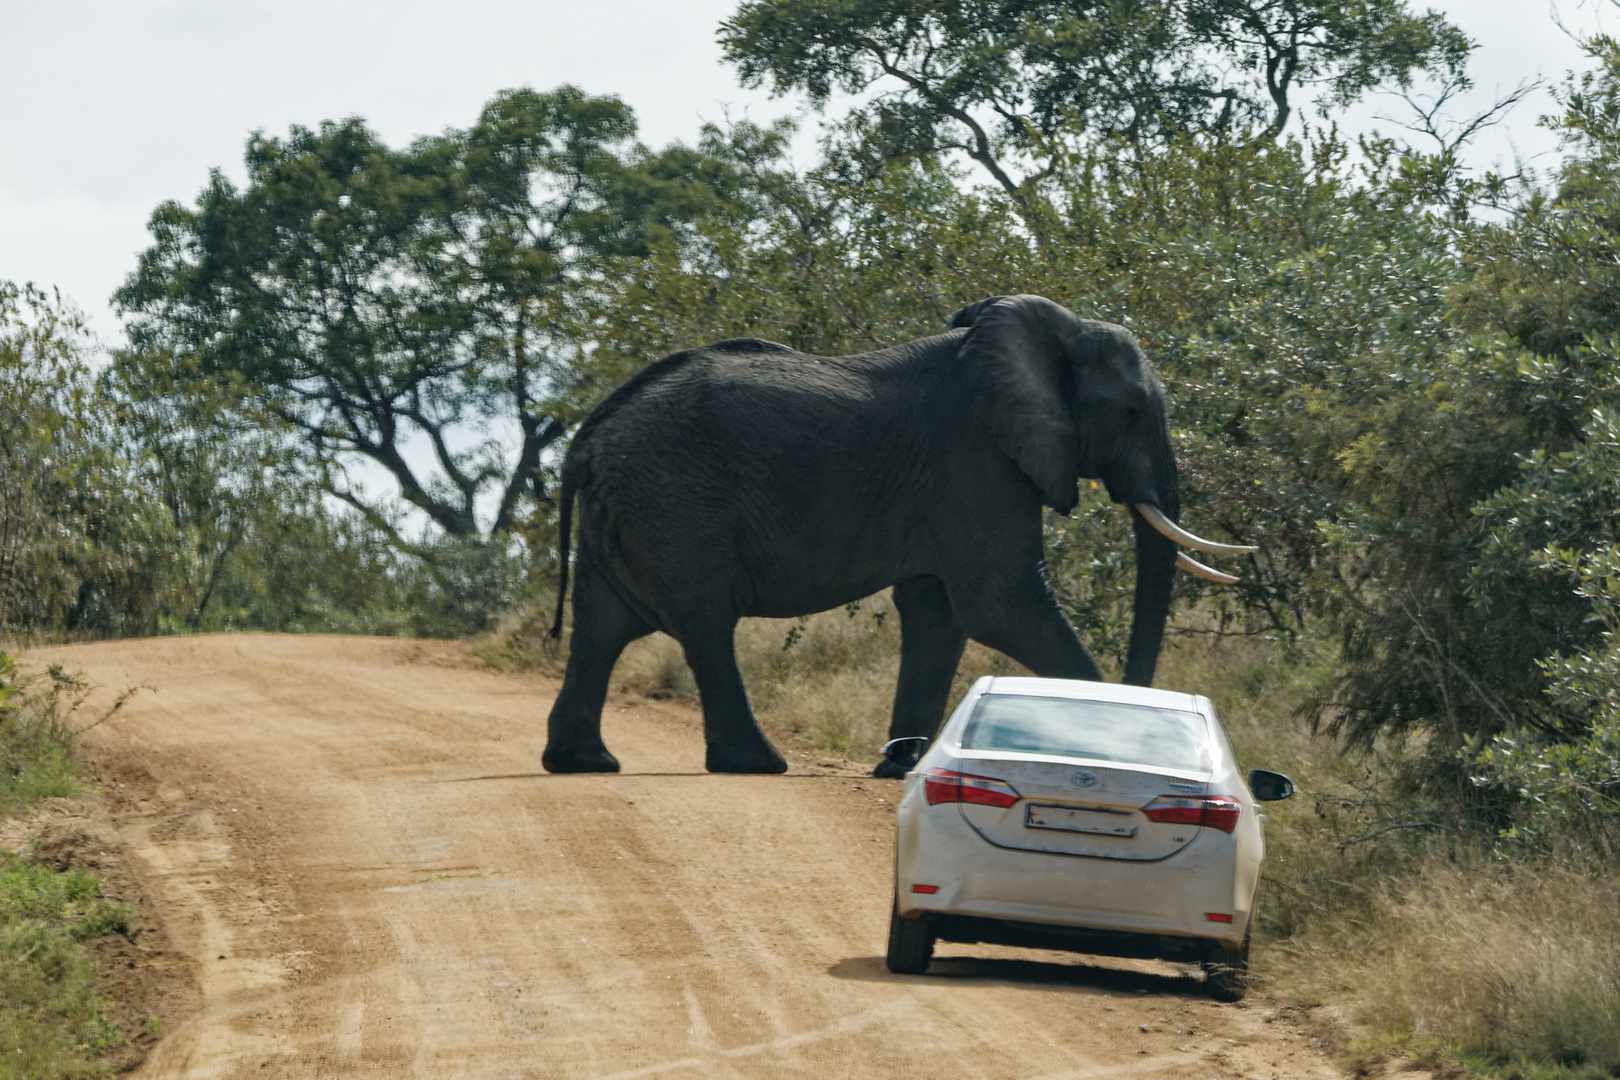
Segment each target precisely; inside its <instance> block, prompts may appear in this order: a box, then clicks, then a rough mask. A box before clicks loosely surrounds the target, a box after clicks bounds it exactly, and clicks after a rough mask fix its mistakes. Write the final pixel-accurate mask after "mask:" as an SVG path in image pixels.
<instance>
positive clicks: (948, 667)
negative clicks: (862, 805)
mask: <svg viewBox="0 0 1620 1080" xmlns="http://www.w3.org/2000/svg"><path fill="white" fill-rule="evenodd" d="M894 606H895V610H897V611H898V612H899V613H900V679H899V682H898V683H897V684H896V685H895V688H894V713H893V715H892V717H891V719H890V721H889V738H891V739H906V738H911V737H914V736H918V735H924V736H928V737H930V738H932V737H933V735H934V733H935V732H936V731H937V730H939V722H940V720H941V719H943V718H944V716H945V704H946V701H947V699H949V697H950V694H951V680H953V679H954V678H955V677H956V667H957V665H958V664H959V663H961V660H962V649H963V647H964V646H965V645H966V644H967V632H966V631H965V630H963V629H962V624H961V623H960V622H959V621H958V620H957V618H956V612H955V611H954V610H953V609H952V607H951V600H950V597H949V596H948V595H946V592H945V583H944V582H943V581H941V580H940V579H939V578H937V577H932V576H929V575H924V576H921V577H914V578H908V579H906V580H905V581H902V582H900V583H899V584H897V585H896V586H895V587H894ZM919 756H921V755H920V754H919V753H918V748H917V747H916V746H915V745H913V746H911V747H908V748H904V749H900V750H897V752H896V754H895V756H893V757H886V758H884V759H883V760H882V761H880V762H878V763H877V767H876V768H875V769H873V770H872V775H873V776H883V777H892V778H899V777H903V776H905V775H906V773H907V771H909V770H910V768H911V766H913V765H915V764H916V763H917V758H918V757H919Z"/></svg>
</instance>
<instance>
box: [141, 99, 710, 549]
mask: <svg viewBox="0 0 1620 1080" xmlns="http://www.w3.org/2000/svg"><path fill="white" fill-rule="evenodd" d="M634 131H635V122H634V117H633V116H632V114H631V112H630V109H629V108H628V107H627V106H626V105H624V104H623V103H622V102H620V101H619V100H618V99H616V98H612V97H594V98H593V97H590V96H588V95H585V94H583V93H582V92H580V91H578V90H576V89H574V88H572V87H566V86H565V87H562V88H559V89H557V90H554V91H551V92H549V93H537V92H535V91H532V90H514V91H508V92H505V93H502V94H500V95H498V96H497V97H496V98H495V99H494V100H493V101H491V102H490V104H489V105H488V106H487V107H486V108H485V109H484V111H483V114H482V115H481V116H480V118H479V120H478V122H477V123H476V124H474V125H473V126H472V127H471V128H468V129H466V130H464V131H449V132H447V133H445V134H443V135H441V136H435V137H431V138H425V139H422V140H419V141H418V142H417V143H416V144H414V145H413V146H411V147H409V148H408V149H405V150H394V149H390V148H389V147H387V146H385V145H383V144H382V143H381V142H380V141H379V140H378V139H377V138H376V137H375V136H374V135H373V134H372V133H371V132H370V131H369V130H368V129H367V128H366V127H365V125H364V124H363V123H362V122H361V121H360V120H358V119H350V120H346V121H342V122H327V123H324V124H322V125H321V127H320V128H319V129H318V130H313V131H312V130H309V129H305V128H297V127H295V128H294V129H292V131H291V133H290V134H289V136H288V137H287V138H286V139H284V140H283V139H278V138H271V137H267V136H265V135H263V134H255V135H254V136H253V137H252V138H251V139H250V140H249V142H248V146H247V154H246V163H247V168H248V182H247V185H246V186H245V187H244V188H242V189H241V190H238V189H237V188H236V187H235V185H233V184H232V183H231V182H230V181H229V180H227V179H226V178H225V177H224V175H223V174H221V173H220V172H218V171H217V170H216V171H215V172H214V174H213V175H212V176H211V178H210V181H209V184H208V186H207V187H206V188H205V189H204V191H203V193H202V195H201V197H200V198H199V200H198V203H197V206H196V207H195V208H194V209H188V208H185V207H182V206H181V205H179V204H178V203H174V202H169V203H165V204H163V205H162V206H160V207H159V208H158V209H157V211H156V212H155V213H154V214H153V217H152V222H151V232H152V235H153V238H154V241H155V242H154V244H153V245H152V247H150V248H149V249H148V250H147V251H146V252H145V253H143V255H142V256H141V261H140V265H139V268H138V269H137V270H136V272H135V273H134V274H132V275H131V277H130V278H129V280H128V282H127V283H126V284H125V286H124V287H123V288H122V289H120V290H119V291H118V293H117V295H116V302H117V304H118V305H119V307H120V309H121V310H122V311H123V312H125V313H126V314H128V315H130V316H132V318H131V321H130V324H129V336H130V341H131V350H130V354H129V357H126V361H125V362H126V363H129V364H136V365H142V366H145V367H146V368H147V369H148V371H149V375H150V374H151V372H152V370H153V369H155V368H163V369H164V371H165V375H164V380H166V381H168V382H171V383H172V384H174V385H175V386H176V387H178V388H180V389H181V390H182V391H184V389H185V388H186V387H187V386H190V387H193V388H195V389H196V392H198V393H201V394H204V395H207V394H213V393H217V392H220V391H224V392H225V393H226V394H227V395H228V396H229V398H230V400H231V401H232V402H233V405H234V407H235V408H237V409H239V410H241V413H242V416H243V418H244V420H245V421H246V422H248V423H253V422H255V421H256V420H257V419H259V418H263V419H269V420H273V421H275V422H278V423H281V424H285V425H287V426H289V427H290V428H291V429H292V430H294V431H296V432H297V433H298V434H299V436H300V438H301V440H302V445H303V447H304V450H305V452H306V455H307V464H308V465H309V466H310V467H311V469H312V470H313V471H314V472H315V473H317V474H318V475H320V476H321V477H322V478H323V482H324V483H326V485H327V486H328V488H329V490H331V492H332V493H333V494H334V495H336V496H337V497H338V498H340V499H343V500H344V501H346V502H348V503H349V504H350V505H352V506H353V507H355V508H356V509H357V510H358V511H359V512H360V513H362V514H364V515H365V516H366V517H367V518H368V520H370V521H372V522H373V524H375V525H376V526H377V527H379V528H384V529H392V528H393V525H392V522H391V521H390V520H389V516H388V515H387V514H386V513H385V511H384V509H383V506H382V504H380V503H379V502H378V501H377V500H376V499H375V498H373V497H370V496H368V495H366V494H364V493H362V491H361V490H360V489H359V488H358V487H356V486H355V485H354V484H353V483H352V482H351V481H350V480H349V479H348V475H347V472H346V467H347V465H348V464H349V463H350V462H352V461H353V460H354V459H355V458H356V457H357V456H358V457H361V458H365V459H369V460H370V461H371V462H374V463H375V464H377V465H380V466H381V467H382V468H383V469H385V470H387V472H388V473H389V474H390V475H391V476H392V477H393V479H394V480H395V481H396V482H397V484H398V487H399V493H400V495H401V496H402V497H403V499H404V500H405V501H406V502H407V503H409V504H410V505H412V506H414V507H416V508H417V509H419V510H421V511H422V512H423V513H425V514H426V515H427V517H428V518H429V519H430V520H431V521H432V522H433V523H434V524H435V525H436V526H437V527H438V528H439V529H440V530H442V532H443V533H444V534H446V535H448V536H450V537H455V538H463V539H471V540H477V539H478V538H480V537H481V536H482V535H483V533H484V528H483V527H482V526H481V524H480V522H479V520H478V500H479V497H480V496H481V495H482V494H483V493H484V492H485V491H488V490H490V489H491V488H493V489H494V490H495V491H496V492H497V493H498V502H497V508H496V512H495V514H494V518H493V522H492V526H491V530H490V531H493V532H505V531H508V530H510V529H511V528H513V526H514V523H515V521H516V519H517V514H518V509H519V504H520V502H521V501H522V500H523V499H525V498H528V499H530V500H532V501H535V502H540V503H544V502H545V501H546V499H547V496H546V492H545V488H544V480H543V471H542V457H543V455H544V453H545V451H546V450H547V448H548V447H550V446H551V445H553V444H554V443H555V442H556V440H557V439H558V438H560V437H561V436H562V434H563V433H564V432H565V431H566V430H567V425H568V413H567V410H566V407H565V406H564V405H563V404H561V398H560V396H559V393H560V390H561V389H562V388H564V387H565V385H566V382H567V380H568V377H569V376H568V367H569V364H570V363H571V362H573V361H574V360H577V359H578V358H579V356H580V355H581V353H580V349H581V345H580V343H577V342H573V341H569V340H563V339H559V338H558V337H556V336H555V335H553V334H551V333H550V332H549V327H550V326H551V325H553V323H554V322H555V320H556V319H557V317H558V316H559V314H560V313H561V312H562V311H563V310H564V309H565V308H566V306H567V305H568V303H569V302H570V296H569V289H570V283H571V282H572V281H574V280H575V279H576V278H577V275H578V272H579V270H580V268H581V267H582V266H584V265H586V264H588V263H589V262H590V261H591V260H593V259H599V258H602V257H604V256H607V255H610V254H624V253H630V252H634V251H636V250H638V249H640V248H641V247H642V246H644V245H645V244H646V243H647V240H648V238H649V237H650V236H652V235H654V234H656V233H657V232H659V231H660V230H667V229H670V228H673V227H677V226H678V224H679V222H681V221H682V220H685V219H687V218H689V217H691V216H692V215H694V214H697V213H701V212H702V211H703V209H704V208H705V207H707V206H708V205H709V204H710V203H711V202H712V201H713V200H714V199H715V198H717V197H718V195H717V194H716V191H717V189H718V187H720V186H722V184H723V177H721V176H719V175H717V174H715V173H714V172H713V171H712V170H708V171H706V170H705V163H704V161H703V160H702V159H701V157H700V156H699V155H696V154H694V153H693V152H691V151H687V150H683V149H682V148H679V147H676V148H672V149H671V150H669V151H666V152H664V153H662V154H654V153H651V152H648V151H646V150H644V149H642V148H640V147H638V146H635V145H634V144H632V143H631V142H630V140H631V138H632V136H633V134H634ZM136 358H138V359H136ZM503 427H504V428H505V429H506V430H510V429H513V428H515V429H516V432H517V444H518V445H517V447H516V451H515V453H514V452H512V450H511V449H510V448H508V447H504V446H503V445H502V442H501V439H500V436H501V434H503V430H502V429H503ZM418 443H419V444H425V446H426V448H427V450H428V452H429V453H430V455H431V459H432V462H433V466H432V467H431V471H429V470H424V469H422V468H421V466H419V465H418V464H416V463H414V462H413V459H412V457H413V455H412V448H413V446H414V445H416V444H418ZM399 539H400V543H401V544H405V540H404V539H403V538H402V537H401V538H399Z"/></svg>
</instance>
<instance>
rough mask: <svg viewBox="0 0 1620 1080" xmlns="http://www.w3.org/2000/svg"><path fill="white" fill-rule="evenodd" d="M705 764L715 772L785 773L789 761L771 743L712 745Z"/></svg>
mask: <svg viewBox="0 0 1620 1080" xmlns="http://www.w3.org/2000/svg"><path fill="white" fill-rule="evenodd" d="M703 764H704V766H705V767H706V768H707V769H708V770H709V771H710V772H715V773H783V772H787V762H786V761H784V760H783V758H782V755H781V754H779V753H777V752H776V747H774V746H772V745H771V744H770V743H756V744H754V745H751V746H749V745H745V746H711V747H709V752H708V754H707V755H705V757H704V762H703Z"/></svg>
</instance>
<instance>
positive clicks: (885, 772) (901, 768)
mask: <svg viewBox="0 0 1620 1080" xmlns="http://www.w3.org/2000/svg"><path fill="white" fill-rule="evenodd" d="M916 764H917V762H916V760H915V759H913V760H912V761H911V762H910V763H907V762H904V761H896V760H894V758H887V757H886V758H884V759H883V760H882V761H880V762H878V763H877V767H876V768H874V769H873V770H872V775H873V776H876V777H878V778H879V779H882V780H904V779H905V778H906V773H908V772H910V771H911V769H912V766H914V765H916Z"/></svg>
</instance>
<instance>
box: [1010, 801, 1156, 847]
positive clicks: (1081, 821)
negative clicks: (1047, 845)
mask: <svg viewBox="0 0 1620 1080" xmlns="http://www.w3.org/2000/svg"><path fill="white" fill-rule="evenodd" d="M1024 828H1026V829H1055V830H1057V831H1058V832H1075V833H1085V834H1086V835H1088V836H1117V837H1119V838H1120V839H1122V840H1128V839H1130V838H1131V837H1133V836H1135V835H1136V823H1135V822H1134V821H1132V820H1131V815H1130V813H1128V812H1127V811H1124V810H1081V809H1079V808H1078V807H1074V806H1041V805H1039V804H1036V803H1030V804H1029V805H1027V806H1026V807H1025V808H1024Z"/></svg>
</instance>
